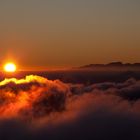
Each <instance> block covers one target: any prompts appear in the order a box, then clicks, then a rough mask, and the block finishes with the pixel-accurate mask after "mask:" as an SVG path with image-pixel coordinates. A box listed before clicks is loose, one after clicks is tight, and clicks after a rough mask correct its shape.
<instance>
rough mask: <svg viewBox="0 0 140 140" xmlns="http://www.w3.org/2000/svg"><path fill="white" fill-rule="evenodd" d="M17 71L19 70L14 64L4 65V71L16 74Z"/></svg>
mask: <svg viewBox="0 0 140 140" xmlns="http://www.w3.org/2000/svg"><path fill="white" fill-rule="evenodd" d="M16 69H17V68H16V65H15V64H14V63H12V62H10V63H6V64H5V65H4V71H6V72H15V71H16Z"/></svg>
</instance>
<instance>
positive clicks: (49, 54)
mask: <svg viewBox="0 0 140 140" xmlns="http://www.w3.org/2000/svg"><path fill="white" fill-rule="evenodd" d="M0 60H1V63H2V62H3V61H8V60H14V61H16V62H17V63H18V64H19V65H20V66H21V67H23V68H25V69H26V68H31V67H34V68H42V67H46V68H47V67H67V66H80V65H84V64H89V63H107V62H110V61H124V62H140V0H1V1H0Z"/></svg>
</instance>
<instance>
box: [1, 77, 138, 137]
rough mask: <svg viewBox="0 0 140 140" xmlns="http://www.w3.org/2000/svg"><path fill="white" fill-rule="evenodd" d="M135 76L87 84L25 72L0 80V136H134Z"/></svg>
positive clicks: (136, 133)
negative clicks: (24, 73)
mask: <svg viewBox="0 0 140 140" xmlns="http://www.w3.org/2000/svg"><path fill="white" fill-rule="evenodd" d="M139 108H140V81H137V80H135V79H133V78H131V79H128V80H127V81H125V82H123V83H113V82H106V83H99V84H93V85H88V86H86V85H83V84H71V83H69V84H68V83H67V84H66V83H63V82H61V81H60V80H54V81H51V80H48V79H46V78H44V77H39V76H34V75H30V76H27V77H26V78H25V79H19V80H18V79H5V80H4V81H1V82H0V139H1V140H3V139H7V140H9V139H13V140H16V139H30V140H31V139H37V140H39V139H51V140H55V139H58V138H59V139H62V140H63V139H64V140H66V139H68V140H71V139H80V140H87V139H88V140H90V139H91V140H93V139H95V140H102V139H103V140H112V139H116V140H118V139H119V140H120V139H122V140H124V139H128V140H129V139H132V140H134V139H139V138H140V134H139V131H140V110H139Z"/></svg>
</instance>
